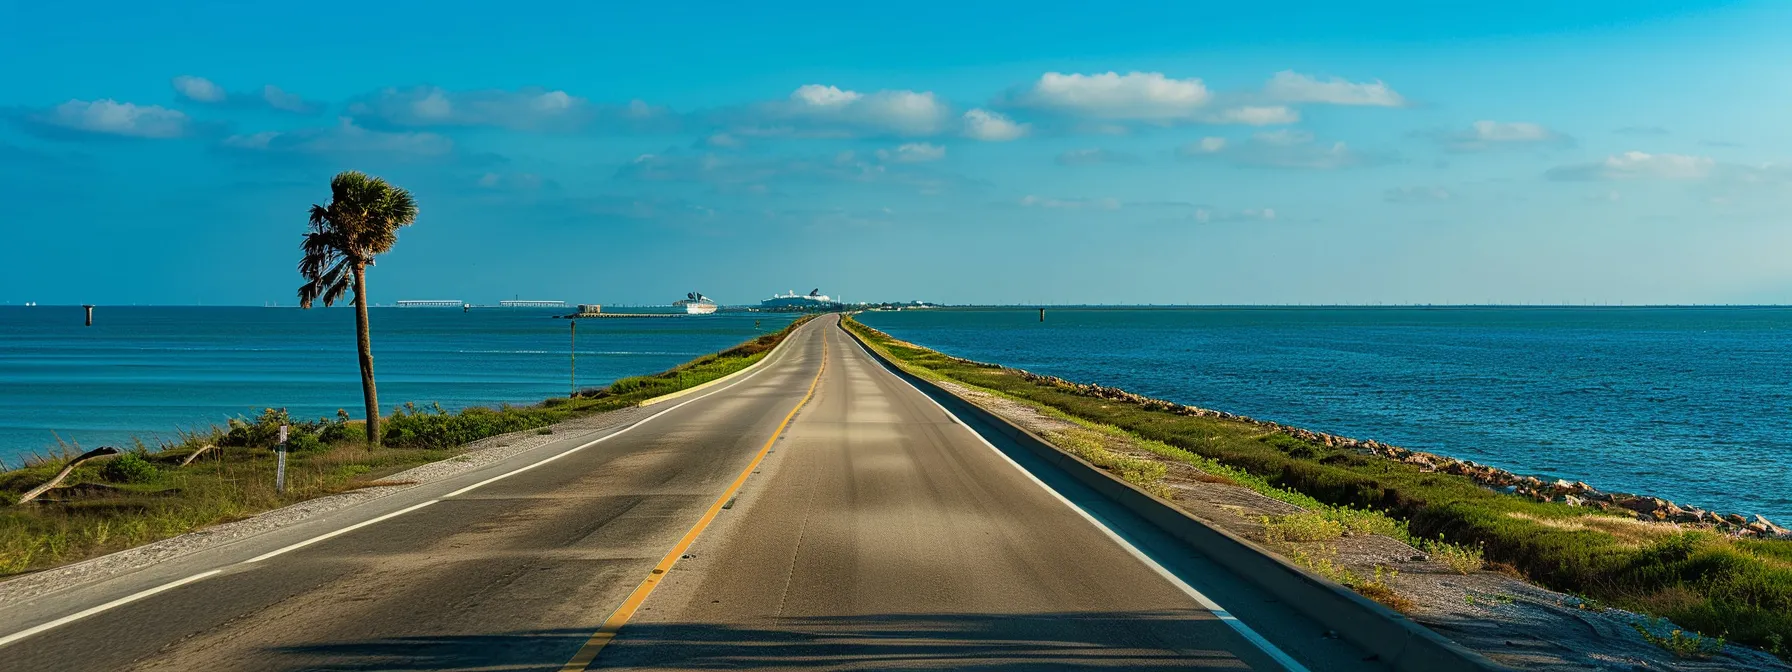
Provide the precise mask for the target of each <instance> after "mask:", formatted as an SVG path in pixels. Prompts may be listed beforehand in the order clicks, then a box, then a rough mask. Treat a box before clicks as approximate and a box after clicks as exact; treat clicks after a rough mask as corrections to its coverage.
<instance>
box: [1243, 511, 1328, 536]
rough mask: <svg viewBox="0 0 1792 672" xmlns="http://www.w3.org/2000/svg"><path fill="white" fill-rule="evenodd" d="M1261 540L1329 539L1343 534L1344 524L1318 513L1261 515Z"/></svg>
mask: <svg viewBox="0 0 1792 672" xmlns="http://www.w3.org/2000/svg"><path fill="white" fill-rule="evenodd" d="M1261 521H1262V523H1263V540H1264V541H1270V542H1277V541H1330V540H1332V539H1337V538H1338V537H1342V536H1344V525H1343V524H1342V523H1339V522H1338V521H1335V520H1331V519H1329V518H1327V517H1326V516H1324V515H1323V514H1319V513H1293V514H1288V515H1284V516H1263V517H1262V518H1261Z"/></svg>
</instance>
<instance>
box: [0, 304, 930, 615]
mask: <svg viewBox="0 0 1792 672" xmlns="http://www.w3.org/2000/svg"><path fill="white" fill-rule="evenodd" d="M792 335H794V334H792ZM785 340H786V341H788V340H789V339H788V338H787V339H785ZM783 349H784V342H783V341H780V342H779V343H778V350H776V351H774V352H773V353H772V354H771V355H767V356H766V358H765V359H762V360H760V362H761V363H765V362H767V361H769V360H771V358H772V357H773V356H780V357H781V356H783V355H781V354H780V353H781V352H783ZM769 370H771V367H769V366H767V367H764V368H760V369H759V370H757V371H753V372H752V373H750V374H748V375H746V376H742V377H741V378H740V379H739V380H736V381H734V382H733V383H730V384H728V385H726V386H723V387H720V388H717V389H715V390H713V391H711V392H708V393H706V394H703V395H701V396H698V397H694V398H691V399H687V400H685V401H684V402H682V403H679V404H677V405H675V406H673V407H671V408H668V409H665V410H663V411H660V412H658V413H655V414H653V415H650V416H647V417H646V418H643V419H641V420H640V421H637V422H635V423H634V424H632V425H629V426H627V427H624V428H622V429H620V430H617V431H615V432H611V433H609V434H606V435H604V436H601V437H598V438H597V439H594V440H592V441H590V442H587V443H585V444H582V445H579V446H576V447H573V448H571V449H568V450H566V451H565V452H562V453H560V454H558V455H554V456H553V457H549V458H546V459H543V460H539V461H536V462H534V463H531V464H528V465H524V466H522V467H518V468H516V469H513V470H511V471H507V472H505V473H502V474H498V475H497V476H493V477H491V478H488V479H485V480H483V481H480V482H478V483H474V484H472V485H469V486H467V487H464V488H461V489H459V490H455V491H454V492H450V493H448V494H446V495H442V496H441V497H437V498H435V499H431V500H429V501H426V502H423V503H421V504H413V505H411V506H408V507H405V508H402V509H399V510H397V511H393V512H391V513H388V514H385V515H383V516H380V517H378V518H373V519H371V520H364V521H361V522H359V523H355V524H354V525H350V526H348V527H344V528H342V529H339V530H334V531H330V532H325V533H323V534H320V535H317V536H315V537H312V538H310V539H306V540H304V541H301V542H298V543H296V544H292V545H290V546H286V547H284V548H280V549H277V550H273V551H269V552H267V553H263V554H261V555H258V556H255V557H253V558H250V559H248V560H244V561H242V562H238V563H235V564H234V565H225V566H224V567H220V568H218V569H212V570H207V571H204V572H200V573H198V574H194V575H192V576H189V577H186V578H184V579H176V580H174V581H170V582H168V583H164V584H162V585H160V586H156V587H154V588H150V589H147V590H143V591H139V592H136V593H132V594H130V595H126V596H124V597H121V598H118V599H116V600H113V601H111V602H107V603H105V604H102V605H99V606H96V607H88V608H86V609H83V610H81V611H77V612H75V613H73V614H69V615H67V616H63V617H62V618H58V619H56V620H54V621H50V622H48V623H43V624H39V625H35V626H32V627H30V628H26V629H24V630H20V631H18V632H15V633H12V634H10V635H6V636H5V637H0V647H5V646H7V645H9V644H12V643H14V642H17V641H19V640H22V639H25V638H27V637H31V636H32V635H36V634H40V633H42V632H44V631H46V630H50V629H52V628H57V627H61V626H64V625H68V624H70V623H73V622H75V621H79V620H81V619H83V618H87V617H88V616H92V615H94V614H98V613H101V612H104V611H109V610H111V609H115V608H118V607H122V606H124V605H126V604H130V603H132V602H136V601H137V600H141V599H143V598H146V597H149V596H152V595H155V594H157V593H160V592H163V591H168V590H173V589H175V588H179V587H181V586H184V585H187V584H189V583H193V582H195V581H200V580H203V579H207V578H211V577H213V576H216V575H218V574H219V573H222V572H223V571H224V570H225V569H226V568H229V567H232V566H236V565H251V564H255V563H257V562H261V561H263V560H267V559H269V558H272V557H274V556H277V555H281V554H283V553H289V552H292V551H296V550H298V549H301V548H304V547H306V546H310V545H312V544H315V543H318V542H320V541H325V540H327V539H330V538H332V537H336V536H339V535H343V534H348V533H349V532H353V531H355V530H358V529H361V528H363V527H367V526H368V525H372V524H374V523H378V522H381V521H385V520H389V519H392V518H397V517H398V516H402V515H404V514H407V513H410V512H412V511H416V510H417V509H421V508H423V507H426V506H429V505H431V504H434V503H436V502H440V501H442V500H444V499H447V498H449V497H453V496H455V495H461V494H465V493H467V492H471V491H472V490H474V489H476V488H479V487H480V486H483V485H487V484H489V483H493V482H496V481H499V480H503V479H505V478H509V477H511V476H515V475H517V474H520V473H523V472H525V471H528V470H530V469H534V468H536V467H539V466H541V465H544V464H547V463H549V462H552V461H554V460H558V459H560V458H562V457H566V456H567V455H571V454H573V453H576V452H579V451H581V450H584V449H586V448H590V447H592V446H595V445H597V444H600V443H603V442H605V441H608V440H610V439H613V438H616V437H618V436H621V435H623V434H624V433H627V432H628V431H629V430H632V429H634V428H636V427H640V426H641V425H645V424H647V423H648V422H651V421H652V420H653V419H654V418H658V417H660V416H662V415H665V414H667V413H671V412H673V411H676V410H678V409H680V408H683V407H684V406H685V405H686V404H692V403H696V402H698V401H702V400H703V399H707V398H709V397H710V396H711V395H716V394H721V393H722V392H726V391H728V390H731V389H734V387H735V386H736V385H740V384H741V383H744V382H747V380H749V379H751V378H753V377H754V376H757V375H759V374H761V373H764V372H766V371H769ZM743 373H744V372H743ZM917 391H918V390H917Z"/></svg>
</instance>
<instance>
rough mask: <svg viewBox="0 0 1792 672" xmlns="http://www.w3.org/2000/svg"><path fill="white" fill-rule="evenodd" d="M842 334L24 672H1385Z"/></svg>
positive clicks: (818, 333)
mask: <svg viewBox="0 0 1792 672" xmlns="http://www.w3.org/2000/svg"><path fill="white" fill-rule="evenodd" d="M835 324H836V322H835V318H833V317H825V318H823V319H820V320H817V321H815V322H814V323H812V324H810V325H808V326H806V327H804V328H803V329H801V330H799V331H798V332H797V333H796V334H795V335H793V336H792V338H791V339H790V340H789V341H788V342H787V343H786V344H785V346H784V347H782V348H780V350H779V351H778V352H777V353H776V354H774V356H773V358H772V359H771V360H770V361H768V363H767V364H766V365H765V366H764V367H761V368H760V369H759V370H758V371H756V372H755V373H753V374H752V375H750V376H748V377H744V378H740V379H736V380H735V381H732V384H730V385H726V386H718V387H717V388H714V389H712V390H706V391H705V394H704V395H703V396H698V395H692V399H694V400H691V401H688V402H687V401H684V400H681V402H682V405H679V406H676V407H672V406H673V405H672V404H667V406H668V407H672V408H670V410H667V411H664V412H661V413H660V414H658V415H654V416H651V417H652V419H651V420H648V421H647V422H645V423H644V424H640V425H631V426H625V427H622V428H618V429H614V430H610V432H606V434H607V433H611V432H613V433H615V434H614V436H609V438H606V439H604V440H603V441H602V442H599V443H595V444H593V443H592V440H593V439H595V438H600V437H601V436H603V435H602V434H600V435H597V436H586V437H577V438H574V439H570V440H567V441H563V442H558V443H556V444H553V445H550V446H547V447H544V448H541V449H537V450H535V451H531V452H529V453H525V454H523V455H519V456H517V457H515V458H512V459H510V460H507V461H504V462H500V463H497V464H494V465H492V466H490V467H487V468H485V469H482V470H479V471H475V472H472V473H468V474H464V475H462V476H458V477H455V478H451V479H448V480H445V481H442V482H438V483H432V484H428V485H425V486H419V487H417V488H413V489H411V490H408V491H405V492H403V493H400V494H397V495H393V496H391V497H387V498H384V499H381V500H377V501H375V502H372V503H369V504H366V505H362V506H360V507H356V510H354V511H352V512H349V513H346V514H343V515H339V516H330V517H329V518H328V519H324V520H316V521H307V522H306V523H304V524H300V525H295V526H292V527H290V528H286V529H282V530H279V531H277V532H274V533H269V534H266V535H262V536H260V537H256V538H252V539H249V540H246V541H243V542H238V543H236V544H232V545H230V546H226V547H222V548H218V549H213V550H210V551H204V552H200V553H195V554H193V555H189V556H185V557H182V558H177V559H174V560H170V561H166V562H163V563H159V564H157V565H155V566H152V567H150V568H146V569H143V570H140V571H137V572H133V573H130V574H127V575H123V576H118V577H111V578H107V579H104V580H97V581H93V582H90V583H88V584H84V585H82V586H78V587H75V588H71V589H69V590H65V591H62V592H59V593H57V594H54V595H51V596H49V597H46V598H44V599H39V600H35V601H33V602H31V603H29V604H23V605H0V638H4V637H6V636H7V635H11V634H14V633H18V632H21V631H24V630H26V629H28V628H31V627H34V626H41V625H43V624H45V623H49V622H53V621H55V620H56V619H64V618H68V617H70V616H71V615H78V614H79V613H80V612H82V611H83V610H88V609H90V608H93V607H96V606H99V605H104V604H106V603H108V602H112V601H114V600H118V599H120V598H122V597H126V596H132V595H137V594H140V593H141V592H142V591H148V590H160V592H156V593H154V594H153V595H149V596H147V597H141V598H140V599H135V600H134V601H129V602H128V603H124V604H121V605H119V606H115V607H112V608H107V609H104V610H101V611H98V612H97V613H92V614H91V615H86V616H83V617H79V618H76V619H73V620H69V621H67V622H64V623H63V624H61V625H58V626H56V627H53V628H49V629H46V630H43V631H41V632H37V633H36V634H32V635H31V636H28V637H23V638H19V639H17V640H16V641H13V642H11V643H10V644H7V645H5V646H3V647H0V670H45V671H48V670H75V669H80V670H94V669H104V670H115V669H142V670H339V669H354V670H361V669H398V670H436V669H461V670H536V669H539V670H556V669H561V668H562V667H563V666H564V665H565V664H566V663H567V661H569V660H572V659H574V658H575V657H579V658H580V661H579V662H580V663H581V664H582V663H583V661H584V659H588V658H591V657H593V656H595V660H594V661H593V662H592V663H591V667H593V668H605V669H608V668H615V669H653V670H659V669H718V668H727V669H987V670H1023V669H1025V670H1035V669H1209V668H1212V669H1247V668H1248V669H1259V670H1274V669H1285V668H1290V665H1289V664H1288V663H1289V662H1292V661H1298V662H1294V663H1293V664H1294V665H1295V666H1296V667H1293V668H1291V669H1299V667H1298V666H1300V665H1304V666H1305V667H1307V668H1310V669H1314V670H1332V669H1337V670H1356V669H1374V667H1373V666H1374V663H1373V662H1365V661H1364V660H1363V657H1364V656H1363V655H1362V654H1361V652H1359V651H1357V650H1355V649H1352V648H1350V647H1349V646H1348V645H1346V644H1343V643H1341V642H1339V641H1338V640H1336V639H1335V638H1327V637H1325V636H1324V633H1323V629H1322V628H1319V627H1318V626H1316V625H1314V624H1312V623H1310V622H1308V621H1305V620H1304V619H1303V618H1301V617H1300V616H1299V615H1298V614H1295V613H1293V612H1292V610H1289V609H1287V608H1286V606H1285V605H1277V604H1275V603H1274V602H1273V601H1272V600H1266V599H1262V598H1261V597H1258V596H1255V595H1253V594H1252V593H1251V591H1250V590H1249V588H1248V587H1247V586H1244V585H1242V584H1241V583H1239V582H1238V581H1237V580H1236V579H1235V578H1233V577H1230V576H1229V575H1226V574H1224V573H1223V572H1219V571H1218V570H1214V569H1212V568H1211V567H1209V566H1207V565H1206V564H1205V563H1203V562H1201V560H1200V556H1199V552H1198V549H1178V548H1173V547H1169V546H1166V545H1164V544H1163V543H1158V542H1152V540H1150V539H1148V538H1143V537H1140V536H1139V535H1141V534H1145V535H1147V536H1148V533H1143V532H1139V533H1134V532H1129V531H1128V530H1126V529H1121V528H1124V527H1125V521H1124V520H1119V519H1115V520H1116V522H1114V523H1113V524H1111V525H1108V526H1103V525H1100V524H1097V523H1096V522H1094V521H1093V519H1092V518H1091V516H1090V515H1088V514H1086V513H1085V512H1084V511H1085V510H1097V509H1091V508H1083V509H1079V507H1078V506H1076V505H1073V504H1072V503H1070V501H1074V500H1076V499H1077V498H1078V495H1077V494H1076V493H1067V494H1066V495H1064V496H1065V497H1068V498H1069V500H1070V501H1067V500H1066V499H1064V498H1063V497H1060V496H1059V495H1057V494H1054V493H1053V491H1051V490H1049V489H1048V488H1047V487H1046V486H1045V485H1043V484H1042V483H1041V482H1039V481H1038V480H1036V479H1035V478H1034V477H1033V476H1031V475H1029V474H1028V472H1027V471H1025V470H1023V469H1022V468H1021V467H1020V466H1017V464H1016V463H1015V462H1013V461H1011V460H1010V459H1009V458H1008V457H1006V456H1004V454H1003V453H1002V452H1001V450H999V449H998V448H996V447H994V446H991V445H989V444H986V443H984V442H983V441H982V440H981V439H979V438H978V437H977V435H976V434H975V433H973V432H972V431H970V430H968V429H967V428H966V427H965V426H963V425H961V424H958V423H957V422H956V421H955V420H954V419H953V418H952V417H951V416H949V415H948V414H947V413H946V412H945V411H944V410H943V409H941V408H940V407H939V406H938V405H936V404H935V403H934V402H933V401H931V400H929V399H928V398H927V397H926V396H925V395H922V394H921V393H920V392H919V391H917V390H915V389H914V388H913V387H910V386H908V385H907V384H906V383H904V382H902V381H901V380H900V379H899V378H897V377H895V376H894V375H892V374H891V373H890V372H888V371H886V370H884V369H883V368H881V366H880V365H879V364H878V363H877V362H876V361H875V360H873V359H871V358H870V357H869V355H867V354H866V353H865V352H864V351H863V350H862V349H861V348H860V347H859V346H858V345H857V344H856V342H854V341H853V340H852V339H851V338H850V337H849V336H847V335H846V334H845V333H844V332H842V331H840V330H839V329H838V328H837V327H836V326H835ZM824 362H825V366H824ZM799 407H800V410H796V409H798V408H799ZM793 410H795V414H794V416H792V412H793ZM639 416H640V417H643V418H645V417H649V415H648V414H647V413H645V412H642V413H640V414H639ZM637 421H638V420H637ZM781 429H782V430H783V433H782V437H783V438H781V439H779V438H777V437H778V436H779V432H780V430H781ZM761 458H763V459H762V461H761ZM531 465H537V466H531ZM522 467H530V468H528V469H527V470H525V471H520V472H517V473H514V474H511V475H508V476H506V475H505V474H509V473H510V472H512V471H514V470H516V469H518V468H522ZM500 476H501V477H502V478H500V479H499V480H489V479H493V478H494V477H500ZM1048 480H1049V479H1048ZM481 482H484V484H483V485H477V484H479V483H481ZM470 486H473V487H471V488H470V489H469V487H470ZM735 487H738V488H739V490H738V492H736V491H734V490H733V488H735ZM1097 511H1098V510H1097ZM1098 517H1099V515H1098ZM712 520H713V522H711V521H712ZM357 524H359V525H361V526H360V527H354V528H353V529H351V530H349V531H347V532H345V533H340V534H337V535H336V536H332V537H329V538H326V539H323V540H320V541H315V542H314V543H310V544H309V545H304V546H301V547H298V548H295V549H292V550H287V551H285V552H279V553H278V554H276V555H272V556H271V557H265V558H263V556H268V555H269V554H270V553H276V552H278V551H280V550H281V549H285V548H288V547H291V546H293V545H294V544H298V543H301V542H304V541H307V540H312V539H315V538H317V537H318V536H319V535H324V534H330V533H332V532H336V531H339V530H342V529H343V528H344V527H348V526H354V525H357ZM703 525H707V528H704V527H702V526H703ZM698 532H700V533H701V534H697V533H698ZM1141 538H1143V539H1144V541H1143V542H1141V543H1139V544H1138V546H1142V547H1144V548H1145V549H1146V550H1144V551H1139V550H1138V548H1137V547H1136V546H1135V545H1133V544H1130V543H1129V541H1128V540H1138V539H1141ZM1166 555H1169V556H1175V557H1164V556H1166ZM1147 556H1149V558H1155V559H1156V560H1152V559H1148V557H1147ZM209 572H216V573H209ZM208 573H209V574H208ZM194 576H200V577H202V578H199V579H196V580H191V581H190V582H188V583H184V584H181V585H178V586H175V587H172V588H168V587H167V586H168V585H170V583H171V582H174V581H180V580H187V579H191V577H194ZM1197 593H1200V594H1205V595H1207V596H1210V597H1213V598H1215V599H1218V600H1221V602H1222V603H1226V604H1225V606H1226V607H1228V608H1230V609H1232V612H1231V613H1234V614H1239V615H1240V617H1242V618H1243V622H1244V623H1248V625H1241V624H1240V622H1238V621H1227V620H1223V619H1222V618H1220V617H1219V616H1217V615H1216V612H1215V611H1214V610H1213V609H1211V608H1209V607H1210V606H1212V605H1205V606H1204V605H1203V603H1202V601H1201V599H1200V598H1199V597H1197ZM1228 602H1229V603H1228ZM619 607H621V610H620V611H619ZM624 616H626V617H627V619H626V624H625V625H624V624H622V622H623V617H624ZM618 626H620V627H619V629H618ZM594 633H601V634H599V636H597V637H595V638H594V636H593V635H594ZM612 634H613V638H612V636H611V635H612ZM1284 652H1285V653H1284ZM1278 657H1279V658H1278Z"/></svg>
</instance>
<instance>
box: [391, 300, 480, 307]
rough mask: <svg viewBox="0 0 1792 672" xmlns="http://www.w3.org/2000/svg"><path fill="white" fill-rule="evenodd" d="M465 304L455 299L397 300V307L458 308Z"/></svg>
mask: <svg viewBox="0 0 1792 672" xmlns="http://www.w3.org/2000/svg"><path fill="white" fill-rule="evenodd" d="M464 305H467V304H465V303H461V302H460V301H459V300H457V299H426V300H422V301H415V300H413V301H399V302H398V307H399V308H459V307H461V306H464Z"/></svg>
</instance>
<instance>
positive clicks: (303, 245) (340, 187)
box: [298, 170, 417, 308]
mask: <svg viewBox="0 0 1792 672" xmlns="http://www.w3.org/2000/svg"><path fill="white" fill-rule="evenodd" d="M416 221H417V201H416V199H414V198H412V197H411V193H410V192H408V191H405V190H404V189H400V188H398V187H395V186H392V185H391V184H390V183H387V182H386V181H385V180H382V179H380V178H377V177H371V176H369V175H367V174H365V173H362V172H359V171H353V170H347V171H343V172H341V173H337V174H336V176H335V177H334V178H331V179H330V203H329V205H312V206H311V210H310V213H309V218H308V223H309V225H310V231H309V232H307V233H306V234H305V235H304V239H303V240H302V241H301V242H300V244H299V248H300V251H301V252H302V253H303V255H302V256H301V257H300V259H299V268H298V270H299V275H300V277H303V278H304V279H305V280H306V282H305V284H304V285H302V286H300V287H299V304H300V305H302V306H304V307H306V308H309V307H311V305H312V303H313V302H315V301H317V300H320V299H321V300H322V301H323V302H324V305H326V306H328V305H331V304H332V303H335V302H336V300H337V299H340V298H342V296H343V295H344V294H345V293H347V291H348V290H349V289H350V288H351V287H350V285H352V284H353V278H351V277H349V274H348V270H349V269H351V268H353V267H354V266H355V265H357V264H369V265H371V264H372V263H373V261H374V257H375V256H376V255H380V254H384V253H386V252H387V251H390V250H391V249H392V246H393V245H395V244H397V242H398V229H399V228H400V227H404V226H409V225H411V224H413V223H415V222H416Z"/></svg>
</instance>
